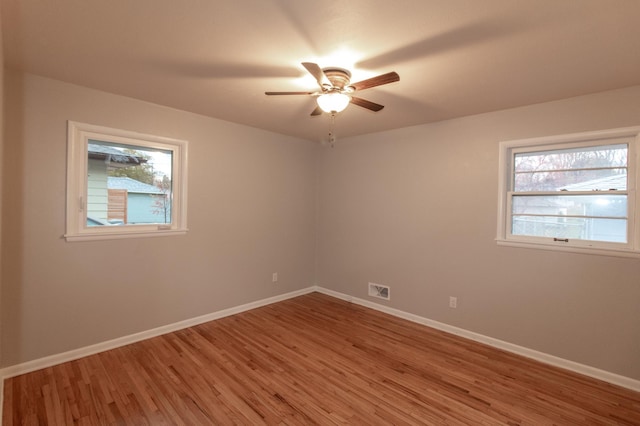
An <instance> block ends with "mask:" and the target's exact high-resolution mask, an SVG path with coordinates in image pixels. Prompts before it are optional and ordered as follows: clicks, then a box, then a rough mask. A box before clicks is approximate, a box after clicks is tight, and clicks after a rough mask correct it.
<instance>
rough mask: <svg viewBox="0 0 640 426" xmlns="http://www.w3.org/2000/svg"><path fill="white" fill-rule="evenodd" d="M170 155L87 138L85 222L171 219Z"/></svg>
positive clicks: (109, 223)
mask: <svg viewBox="0 0 640 426" xmlns="http://www.w3.org/2000/svg"><path fill="white" fill-rule="evenodd" d="M172 155H173V153H172V151H169V150H155V149H150V148H148V147H143V146H136V145H125V144H116V143H111V142H105V141H97V140H90V141H89V143H88V146H87V223H86V226H114V225H136V224H166V223H171V201H172V200H171V194H172V169H171V167H172Z"/></svg>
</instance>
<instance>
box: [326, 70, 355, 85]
mask: <svg viewBox="0 0 640 426" xmlns="http://www.w3.org/2000/svg"><path fill="white" fill-rule="evenodd" d="M322 72H324V75H325V76H327V79H328V80H329V81H330V82H331V84H332V85H333V87H334V88H335V89H339V90H345V89H347V88H348V86H349V82H350V81H351V73H350V72H349V71H348V70H345V69H344V68H334V67H331V68H323V69H322ZM329 89H331V88H329Z"/></svg>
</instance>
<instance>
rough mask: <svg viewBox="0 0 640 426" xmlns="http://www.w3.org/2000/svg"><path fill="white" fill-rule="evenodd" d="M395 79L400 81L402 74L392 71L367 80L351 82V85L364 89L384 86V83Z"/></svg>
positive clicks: (357, 88) (356, 88)
mask: <svg viewBox="0 0 640 426" xmlns="http://www.w3.org/2000/svg"><path fill="white" fill-rule="evenodd" d="M395 81H400V76H399V75H398V73H396V72H395V71H392V72H388V73H386V74H382V75H379V76H377V77H371V78H368V79H366V80H362V81H359V82H357V83H353V84H350V85H349V86H351V87H353V88H354V89H355V90H364V89H369V88H371V87H376V86H382V85H383V84H389V83H393V82H395Z"/></svg>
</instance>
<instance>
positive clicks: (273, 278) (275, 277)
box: [271, 272, 278, 283]
mask: <svg viewBox="0 0 640 426" xmlns="http://www.w3.org/2000/svg"><path fill="white" fill-rule="evenodd" d="M271 281H272V282H274V283H277V282H278V273H277V272H274V273H273V275H272V276H271Z"/></svg>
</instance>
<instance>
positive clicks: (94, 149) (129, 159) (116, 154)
mask: <svg viewBox="0 0 640 426" xmlns="http://www.w3.org/2000/svg"><path fill="white" fill-rule="evenodd" d="M87 145H88V146H87V152H88V155H89V158H91V159H96V160H107V159H108V160H109V161H110V162H115V163H123V164H136V165H137V164H142V163H146V162H147V159H146V158H143V157H139V156H137V155H131V154H126V153H124V152H122V151H120V150H118V149H116V148H112V147H110V146H105V145H101V144H94V143H88V144H87Z"/></svg>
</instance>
